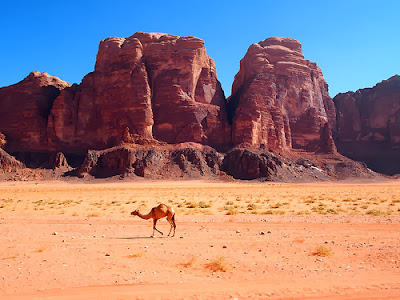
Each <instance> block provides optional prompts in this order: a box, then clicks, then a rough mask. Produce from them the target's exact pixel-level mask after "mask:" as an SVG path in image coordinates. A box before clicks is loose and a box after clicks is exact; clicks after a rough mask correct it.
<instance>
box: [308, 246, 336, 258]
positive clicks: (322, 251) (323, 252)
mask: <svg viewBox="0 0 400 300" xmlns="http://www.w3.org/2000/svg"><path fill="white" fill-rule="evenodd" d="M332 254H333V252H332V250H331V249H329V248H328V247H325V246H319V247H317V248H315V250H314V251H313V252H311V255H314V256H330V255H332Z"/></svg>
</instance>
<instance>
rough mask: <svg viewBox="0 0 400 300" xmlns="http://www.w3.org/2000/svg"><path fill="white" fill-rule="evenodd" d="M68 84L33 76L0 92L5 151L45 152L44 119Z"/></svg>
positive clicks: (1, 126)
mask: <svg viewBox="0 0 400 300" xmlns="http://www.w3.org/2000/svg"><path fill="white" fill-rule="evenodd" d="M69 86H70V84H69V83H67V82H65V81H62V80H60V79H59V78H57V77H53V76H50V75H49V74H47V73H40V72H32V73H30V74H29V76H28V77H26V78H25V79H24V80H22V81H21V82H19V83H17V84H15V85H12V86H8V87H4V88H1V89H0V130H1V131H2V133H3V134H5V135H6V137H7V144H6V149H7V150H8V151H15V150H34V151H35V150H47V134H46V126H47V118H48V116H49V113H50V109H51V108H52V106H53V101H54V99H55V98H56V97H57V96H58V95H59V93H60V91H61V90H63V89H65V88H66V87H69Z"/></svg>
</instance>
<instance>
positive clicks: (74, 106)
mask: <svg viewBox="0 0 400 300" xmlns="http://www.w3.org/2000/svg"><path fill="white" fill-rule="evenodd" d="M225 120H226V112H225V97H224V94H223V91H222V89H221V86H220V83H219V82H218V80H217V75H216V69H215V64H214V62H213V60H212V59H211V58H210V57H208V56H207V54H206V50H205V48H204V42H203V41H202V40H201V39H198V38H195V37H178V36H173V35H168V34H160V33H140V32H139V33H136V34H134V35H133V36H131V37H129V38H108V39H105V40H103V41H102V42H101V43H100V46H99V52H98V54H97V61H96V66H95V71H94V72H92V73H90V74H88V75H87V76H85V78H84V79H83V80H82V83H81V84H80V85H74V86H72V87H71V88H70V89H67V90H65V91H63V92H62V93H61V95H60V96H59V97H58V98H57V99H56V101H55V102H54V105H53V108H52V110H51V114H50V116H49V122H48V128H47V130H48V133H49V137H50V141H51V148H53V149H70V150H74V149H76V150H79V149H104V148H107V147H111V146H114V145H116V144H118V143H119V142H121V140H123V139H124V136H126V135H127V134H128V135H130V136H133V137H136V138H140V139H145V140H152V139H156V140H159V141H165V142H167V143H180V142H188V141H192V142H198V143H202V144H208V145H212V146H215V147H218V146H222V145H224V144H226V143H227V142H229V138H230V136H229V133H228V130H229V128H228V126H227V122H226V121H225Z"/></svg>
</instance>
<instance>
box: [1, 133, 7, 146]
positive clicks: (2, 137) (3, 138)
mask: <svg viewBox="0 0 400 300" xmlns="http://www.w3.org/2000/svg"><path fill="white" fill-rule="evenodd" d="M6 142H7V141H6V136H5V135H4V134H2V133H1V132H0V149H1V148H3V147H4V145H5V144H6Z"/></svg>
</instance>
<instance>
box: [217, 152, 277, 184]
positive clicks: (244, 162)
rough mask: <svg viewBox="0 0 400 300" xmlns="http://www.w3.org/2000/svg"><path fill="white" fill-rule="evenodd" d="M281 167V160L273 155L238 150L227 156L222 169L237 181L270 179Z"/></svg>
mask: <svg viewBox="0 0 400 300" xmlns="http://www.w3.org/2000/svg"><path fill="white" fill-rule="evenodd" d="M281 165H282V162H281V161H280V160H279V158H278V157H276V156H274V155H273V154H271V153H264V152H256V151H251V150H248V149H240V148H236V149H232V150H230V151H228V153H227V154H226V155H225V158H224V160H223V164H222V169H223V171H225V172H226V173H227V174H228V175H231V176H233V177H234V178H236V179H247V180H249V179H256V178H261V177H264V178H265V179H270V178H271V176H273V175H276V174H277V167H278V166H281Z"/></svg>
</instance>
